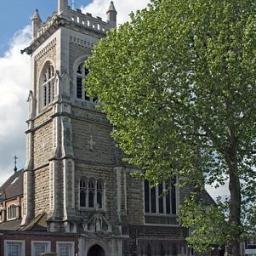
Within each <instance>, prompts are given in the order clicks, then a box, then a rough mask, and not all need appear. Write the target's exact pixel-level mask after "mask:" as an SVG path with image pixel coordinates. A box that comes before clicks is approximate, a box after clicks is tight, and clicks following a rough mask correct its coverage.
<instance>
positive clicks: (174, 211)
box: [171, 179, 176, 214]
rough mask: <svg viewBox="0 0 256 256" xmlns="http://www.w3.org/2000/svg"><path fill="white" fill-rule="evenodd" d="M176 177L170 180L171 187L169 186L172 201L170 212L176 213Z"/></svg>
mask: <svg viewBox="0 0 256 256" xmlns="http://www.w3.org/2000/svg"><path fill="white" fill-rule="evenodd" d="M175 184H176V179H173V180H172V188H171V202H172V214H176V187H175Z"/></svg>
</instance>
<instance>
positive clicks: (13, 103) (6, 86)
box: [0, 26, 31, 184]
mask: <svg viewBox="0 0 256 256" xmlns="http://www.w3.org/2000/svg"><path fill="white" fill-rule="evenodd" d="M30 41H31V27H30V26H27V27H25V28H24V29H22V30H20V31H18V32H17V33H16V34H15V35H14V36H13V38H12V40H11V42H10V45H9V49H8V50H7V51H6V52H5V53H4V55H3V56H2V57H0V74H1V75H0V123H1V126H0V184H1V183H2V182H3V181H5V179H6V178H7V177H8V176H9V175H10V173H11V172H12V170H13V165H14V164H13V161H14V160H13V157H14V155H17V156H18V157H19V165H18V167H23V165H24V162H25V159H24V158H25V156H24V152H25V135H24V131H25V129H26V125H25V120H26V115H27V103H26V99H27V96H28V90H29V88H30V72H31V70H30V68H31V67H30V57H29V56H26V55H21V53H20V50H21V49H23V48H25V47H26V46H28V44H29V42H30Z"/></svg>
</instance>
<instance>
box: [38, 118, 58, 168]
mask: <svg viewBox="0 0 256 256" xmlns="http://www.w3.org/2000/svg"><path fill="white" fill-rule="evenodd" d="M34 145H35V146H34V169H36V168H39V167H41V166H42V165H45V164H48V160H49V159H50V158H51V157H52V156H53V124H52V122H49V123H46V124H45V125H44V126H43V127H41V128H40V129H38V130H36V131H35V134H34Z"/></svg>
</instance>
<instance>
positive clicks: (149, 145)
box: [86, 0, 256, 255]
mask: <svg viewBox="0 0 256 256" xmlns="http://www.w3.org/2000/svg"><path fill="white" fill-rule="evenodd" d="M87 65H88V67H89V69H90V71H91V72H90V74H89V76H88V79H87V81H86V86H87V89H88V90H89V92H90V93H91V95H93V96H96V95H97V96H98V97H99V99H100V101H101V104H100V107H101V108H102V110H103V111H105V112H106V114H107V117H108V118H109V120H110V122H111V123H112V124H113V126H114V132H113V136H114V138H115V139H116V140H117V142H118V144H119V145H120V147H121V148H122V149H123V151H124V152H125V157H126V160H127V161H129V163H131V164H133V165H136V166H138V167H139V168H140V169H141V174H142V176H143V177H145V178H147V179H149V180H151V181H152V183H157V182H159V181H161V180H163V179H166V178H167V177H172V176H178V177H179V179H180V181H179V182H180V183H181V184H183V185H189V186H190V187H191V188H192V194H191V196H190V197H188V198H187V199H186V200H185V202H184V204H183V207H182V210H181V222H182V224H183V225H184V226H188V227H191V237H190V238H189V241H190V242H191V243H192V245H193V246H194V247H195V248H196V249H197V250H198V251H200V252H203V251H206V250H208V249H209V248H210V246H211V245H213V244H220V243H225V244H227V246H228V249H229V252H230V254H231V255H239V243H240V241H241V240H242V239H243V237H244V235H246V234H247V233H249V231H250V227H251V223H252V222H251V220H255V217H254V218H253V214H255V210H254V211H253V210H252V207H253V206H255V196H256V193H255V190H256V189H255V179H256V171H255V168H254V167H255V160H256V158H255V156H256V155H255V150H256V148H255V147H256V111H255V110H256V108H255V106H256V104H255V100H256V2H255V1H254V0H182V1H180V0H171V1H170V0H154V1H152V2H151V4H150V5H149V6H148V8H147V9H144V10H142V11H140V12H138V13H136V14H132V15H131V22H129V23H125V24H123V25H122V26H120V27H119V28H118V29H116V30H113V31H111V32H110V33H108V34H107V36H106V38H104V39H103V40H101V41H100V42H99V43H98V45H97V46H96V47H95V48H94V50H93V54H92V56H91V57H90V59H89V61H88V62H87ZM225 181H228V183H229V191H230V197H229V198H228V199H227V201H226V202H222V203H217V204H216V205H215V206H214V205H204V204H203V203H202V202H201V200H200V196H198V195H200V193H202V191H203V189H204V186H205V185H206V184H208V185H213V184H214V185H216V186H218V185H222V184H223V183H224V182H225ZM198 216H200V217H201V218H198Z"/></svg>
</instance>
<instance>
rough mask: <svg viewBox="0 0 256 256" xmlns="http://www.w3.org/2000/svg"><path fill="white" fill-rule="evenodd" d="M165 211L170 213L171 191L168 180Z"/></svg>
mask: <svg viewBox="0 0 256 256" xmlns="http://www.w3.org/2000/svg"><path fill="white" fill-rule="evenodd" d="M165 199H166V213H167V214H171V193H170V182H166V196H165Z"/></svg>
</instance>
